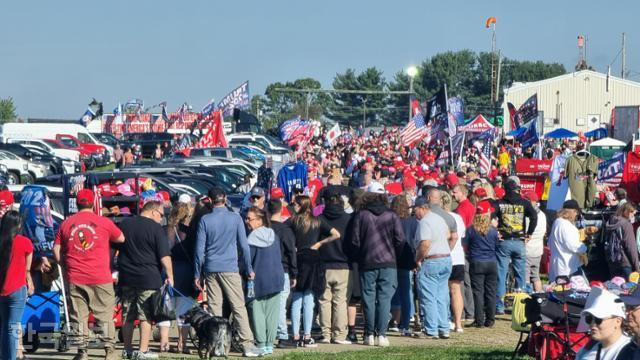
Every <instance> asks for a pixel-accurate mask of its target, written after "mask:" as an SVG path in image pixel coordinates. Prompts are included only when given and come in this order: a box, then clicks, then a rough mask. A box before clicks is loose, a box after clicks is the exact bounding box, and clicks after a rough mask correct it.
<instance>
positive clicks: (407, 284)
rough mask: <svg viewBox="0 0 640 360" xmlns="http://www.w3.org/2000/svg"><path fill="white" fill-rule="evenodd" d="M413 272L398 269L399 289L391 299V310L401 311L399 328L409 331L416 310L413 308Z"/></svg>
mask: <svg viewBox="0 0 640 360" xmlns="http://www.w3.org/2000/svg"><path fill="white" fill-rule="evenodd" d="M411 278H412V272H411V270H405V269H398V288H397V289H396V293H395V294H393V298H391V308H392V309H400V323H399V324H398V328H400V329H405V330H407V329H409V322H410V321H411V317H412V316H413V313H414V311H415V309H414V308H413V288H412V286H411Z"/></svg>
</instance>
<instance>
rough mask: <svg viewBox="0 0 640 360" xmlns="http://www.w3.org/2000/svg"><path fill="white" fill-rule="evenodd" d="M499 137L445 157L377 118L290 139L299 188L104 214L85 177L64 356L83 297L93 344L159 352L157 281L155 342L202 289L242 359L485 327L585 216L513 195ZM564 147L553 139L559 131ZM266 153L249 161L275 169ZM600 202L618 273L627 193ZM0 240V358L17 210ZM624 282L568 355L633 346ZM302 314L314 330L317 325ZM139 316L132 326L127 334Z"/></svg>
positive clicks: (628, 268)
mask: <svg viewBox="0 0 640 360" xmlns="http://www.w3.org/2000/svg"><path fill="white" fill-rule="evenodd" d="M495 145H496V146H495V149H494V154H495V161H494V162H493V163H492V166H491V167H490V170H489V171H487V172H482V171H481V166H480V154H479V152H478V151H477V150H476V149H475V148H474V147H468V148H466V149H467V150H466V151H465V153H464V154H463V155H462V161H460V162H459V163H458V164H457V166H456V167H453V166H451V165H448V164H446V163H441V161H442V159H440V156H439V155H440V151H441V150H442V148H439V147H438V146H437V145H436V146H435V147H434V146H432V145H427V144H421V145H418V146H416V147H413V148H408V147H405V146H403V145H402V143H401V140H400V134H399V132H398V131H394V130H390V129H389V130H387V129H385V130H383V131H381V132H379V133H377V134H376V133H370V134H368V135H365V134H348V135H343V136H342V137H340V138H339V139H338V141H337V142H336V143H335V144H327V143H326V142H325V141H324V137H323V136H322V135H320V136H319V137H316V138H314V139H312V140H311V142H310V143H309V144H306V146H305V147H300V148H299V149H298V150H296V152H295V156H296V157H297V158H298V160H300V161H302V162H304V163H305V164H306V165H307V171H308V173H307V174H305V176H306V177H307V179H308V181H307V183H308V184H309V185H308V186H307V187H306V188H298V187H294V188H293V189H291V194H290V195H291V196H290V197H289V196H287V195H288V194H287V191H288V190H287V189H283V188H281V187H278V186H277V185H276V184H273V183H272V182H271V181H270V180H268V181H267V182H266V183H265V182H264V181H263V180H264V179H258V184H260V186H254V187H252V188H250V189H247V190H248V193H247V197H246V203H245V204H244V206H243V209H242V210H241V211H240V212H239V213H236V212H234V211H232V210H231V209H230V208H229V207H228V203H227V199H226V195H227V194H225V193H224V191H223V190H222V189H220V188H218V187H213V188H211V189H210V190H209V192H208V194H206V196H201V197H200V198H197V199H192V198H190V197H189V196H187V195H182V196H180V198H179V199H175V200H176V201H175V202H174V203H171V201H165V202H161V201H157V200H151V201H148V202H146V203H144V204H142V207H141V210H140V215H139V216H133V217H129V218H127V219H125V220H123V221H121V222H120V223H119V224H118V225H117V226H116V225H115V224H114V223H113V222H111V220H109V219H107V218H104V217H101V216H99V215H96V214H95V213H94V212H93V207H94V206H93V205H94V203H93V201H94V198H95V196H94V195H95V194H93V192H92V191H91V190H88V189H85V190H81V191H80V192H79V193H78V194H77V205H78V210H79V212H78V213H77V214H75V215H72V216H71V217H69V218H67V219H66V220H65V221H64V222H63V223H62V225H61V226H60V230H59V232H58V234H57V237H56V242H55V248H54V253H55V261H56V262H59V263H60V264H61V265H62V268H63V269H64V276H65V278H66V279H67V284H68V294H69V298H70V315H71V322H72V324H73V325H74V327H73V328H74V335H76V337H77V338H76V339H75V344H76V345H77V346H78V354H77V356H76V357H75V358H74V359H76V360H83V359H88V352H87V341H88V339H87V336H88V335H89V331H88V329H87V327H86V324H87V320H88V316H89V312H91V313H92V314H93V316H94V318H95V321H96V326H95V327H94V329H93V332H94V333H96V334H98V335H99V336H100V338H101V340H102V341H103V342H104V346H105V351H106V358H107V359H116V358H120V356H122V358H125V359H153V358H157V354H155V353H152V352H151V351H150V350H149V341H150V338H151V333H152V326H153V325H154V324H153V318H152V313H153V309H151V306H150V305H151V304H150V302H149V299H150V298H151V296H152V295H153V293H154V292H155V291H157V290H158V289H160V288H161V287H162V286H163V284H167V285H169V286H171V287H173V288H174V289H176V296H175V308H176V313H177V315H178V318H177V321H176V323H177V326H178V328H179V331H178V335H179V337H178V342H177V344H175V346H172V345H171V344H170V343H169V327H170V325H171V324H170V322H163V323H158V324H155V325H157V326H159V327H160V329H161V330H160V334H161V341H160V351H176V352H180V353H189V352H190V349H189V344H188V342H187V338H188V336H187V334H188V330H189V324H187V323H185V322H184V321H183V320H182V319H181V315H182V314H184V313H185V312H186V311H187V310H189V308H191V307H193V306H195V304H196V303H197V300H198V295H199V294H202V299H203V300H204V301H206V303H207V304H208V309H209V311H211V312H212V313H213V314H214V315H216V316H228V315H229V314H231V315H232V316H233V319H234V324H235V326H236V328H237V334H238V338H239V341H240V343H241V345H242V349H243V354H244V356H247V357H255V356H262V355H268V354H271V353H273V352H274V348H295V347H317V346H318V344H329V343H332V344H340V345H348V344H354V343H359V342H362V343H363V344H365V345H371V346H381V347H386V346H389V345H390V343H391V341H390V338H389V336H388V334H389V333H390V332H395V333H398V335H400V336H412V337H417V338H429V339H448V338H450V336H451V335H452V333H463V332H464V331H465V329H466V328H467V329H468V328H469V327H473V328H483V327H493V326H494V324H495V321H496V316H497V315H500V314H504V312H505V302H504V296H505V294H506V293H507V292H508V291H513V290H516V291H517V290H518V289H520V290H527V291H530V292H541V291H545V288H546V287H547V285H543V283H542V281H541V277H540V268H541V262H542V257H543V248H544V246H545V244H548V246H549V248H550V250H551V254H550V259H549V279H550V281H551V282H553V280H554V279H556V278H557V277H560V276H569V275H571V274H573V273H575V272H576V271H577V270H578V269H579V268H580V266H581V265H582V264H584V263H585V261H586V257H585V255H584V254H585V253H586V250H587V248H586V245H585V244H584V242H583V241H584V233H585V230H586V232H587V233H588V232H589V231H591V230H590V229H589V228H588V227H587V228H586V229H582V230H579V227H581V228H583V227H582V226H580V221H582V220H581V211H582V209H581V207H580V206H579V205H578V203H577V202H576V201H575V200H569V201H566V202H565V203H564V205H563V209H561V210H559V211H558V212H557V214H555V213H554V214H549V212H547V211H545V209H544V207H543V206H541V205H543V204H544V202H543V201H541V200H540V199H539V196H538V195H537V194H536V193H534V192H526V193H523V191H522V190H521V189H522V188H521V183H520V179H519V178H518V177H517V176H514V175H512V172H511V170H512V167H513V160H514V158H516V157H519V156H524V155H523V151H522V150H518V148H519V145H518V144H514V143H512V142H511V143H509V142H506V141H505V142H502V143H500V144H495ZM563 146H564V147H563V148H561V149H558V152H566V151H571V148H572V146H573V145H569V146H565V145H563ZM550 150H551V153H553V151H554V150H555V149H553V148H552V149H550ZM574 150H577V149H574ZM525 153H526V151H525ZM551 155H553V154H551ZM266 166H267V165H266V163H265V164H264V165H263V166H262V167H261V169H260V171H259V173H260V174H262V175H264V174H265V173H269V172H271V169H268V168H266ZM267 178H268V179H272V178H273V174H272V175H271V176H268V177H267ZM265 184H266V185H265ZM311 184H313V186H311ZM0 197H1V196H0ZM286 199H289V201H286ZM614 209H615V211H616V213H615V215H614V216H612V217H611V218H610V220H609V221H608V222H607V223H606V225H605V230H604V231H606V232H608V233H610V234H613V233H616V234H618V235H616V236H619V237H620V239H621V240H622V241H620V242H619V244H620V248H619V249H617V251H618V252H619V254H618V255H619V256H618V258H614V259H612V261H609V262H608V268H607V269H604V271H608V272H609V273H610V274H612V275H614V276H615V275H620V276H624V277H628V276H629V275H630V274H631V273H632V272H634V271H640V264H639V260H638V246H637V242H636V239H637V237H636V234H635V233H634V231H633V226H632V221H633V219H634V218H635V213H636V207H635V206H634V205H633V204H632V203H631V202H630V201H627V200H626V199H624V198H623V197H622V198H619V199H618V200H617V201H616V202H615V205H614ZM165 215H168V216H165ZM0 245H1V246H2V249H3V251H1V252H0V256H1V257H2V258H1V259H0V284H3V286H2V290H1V291H2V292H1V293H0V310H1V311H0V317H1V318H2V326H3V328H2V334H3V335H2V348H3V357H2V358H6V359H9V358H22V357H23V356H24V354H23V353H22V352H21V351H20V347H19V346H18V343H19V336H18V334H19V331H18V328H19V326H20V325H19V319H20V317H21V311H22V310H21V309H20V306H19V305H18V304H23V305H24V301H25V298H26V296H27V294H30V293H32V292H33V283H32V280H31V275H30V274H31V272H33V271H38V270H37V269H34V268H33V267H32V266H31V253H32V248H31V243H30V241H29V239H28V238H25V237H23V236H21V235H20V217H19V216H18V214H17V213H16V212H15V211H9V212H7V213H6V214H5V215H4V217H3V218H2V222H1V223H0ZM4 249H11V250H6V251H5V250H4ZM114 255H115V256H114ZM114 259H115V260H114ZM114 282H115V284H116V285H117V289H118V295H119V299H120V303H121V304H122V318H123V329H122V330H123V338H124V351H123V353H122V354H117V353H116V352H115V347H114V345H115V339H114V334H115V330H114V329H113V322H112V321H111V317H112V314H113V309H114V306H115V302H116V294H115V291H114V286H113V284H114ZM607 296H609V298H607ZM621 298H622V300H620V301H624V302H625V304H626V309H625V308H624V306H622V305H621V304H619V303H617V302H616V301H619V298H618V297H617V296H616V295H609V294H605V295H604V296H603V300H602V304H599V305H597V306H596V307H594V308H593V309H591V308H590V309H585V311H586V313H585V320H586V322H587V323H588V324H589V326H590V327H591V331H592V332H591V336H592V338H593V342H592V343H590V344H589V348H585V349H583V350H582V351H581V354H582V355H580V356H583V357H581V358H584V359H587V358H595V357H589V356H591V355H588V354H591V353H593V354H595V353H594V351H595V352H598V353H600V358H601V359H605V358H606V359H615V356H614V355H612V354H614V353H615V354H616V356H617V354H618V352H620V351H623V348H624V351H627V352H633V351H635V348H633V347H632V346H627V344H633V342H632V341H630V337H632V335H633V334H638V335H640V325H638V324H640V322H638V321H637V319H638V318H637V316H638V315H637V314H636V312H637V311H638V308H640V306H639V305H640V291H637V292H635V293H633V294H631V295H628V296H626V297H625V296H622V297H621ZM607 299H608V300H607ZM607 301H609V302H611V304H609V303H607ZM603 304H604V305H603ZM607 304H609V305H610V306H609V305H607ZM359 311H360V312H361V314H362V318H363V322H362V323H358V321H357V319H358V317H357V314H358V312H359ZM288 319H290V326H289V322H288ZM316 320H317V323H318V324H319V328H320V336H317V337H314V336H313V334H312V330H313V327H314V323H315V322H316ZM136 321H138V322H139V325H138V326H139V330H140V340H139V343H138V345H137V348H136V349H134V345H133V342H132V338H133V330H134V322H136ZM625 324H626V325H625ZM623 325H624V326H623ZM359 326H362V327H363V328H364V331H363V332H362V333H359V332H358V331H357V329H358V328H359ZM625 326H626V327H625ZM7 329H11V331H8V330H7ZM622 338H623V339H626V340H625V341H624V343H623V341H622V340H620V339H622ZM594 344H598V345H594ZM594 349H595V350H594ZM584 354H587V355H584ZM605 354H606V357H605ZM594 356H595V355H594Z"/></svg>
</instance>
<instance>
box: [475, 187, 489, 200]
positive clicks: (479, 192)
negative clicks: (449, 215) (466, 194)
mask: <svg viewBox="0 0 640 360" xmlns="http://www.w3.org/2000/svg"><path fill="white" fill-rule="evenodd" d="M473 193H474V194H475V195H476V196H477V197H480V198H485V197H487V190H485V189H484V188H482V187H479V188H477V189H475V190H474V191H473Z"/></svg>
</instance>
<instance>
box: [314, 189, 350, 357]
mask: <svg viewBox="0 0 640 360" xmlns="http://www.w3.org/2000/svg"><path fill="white" fill-rule="evenodd" d="M323 197H324V204H325V208H324V211H323V213H322V215H321V216H320V221H322V222H325V223H326V224H327V225H328V226H330V227H332V228H335V229H336V230H337V231H338V232H339V233H340V238H339V239H337V240H336V241H333V242H331V243H329V244H327V245H325V246H323V247H322V248H320V259H321V261H322V262H323V264H324V269H325V276H324V289H323V290H324V291H323V292H322V294H321V295H320V298H319V299H318V304H319V306H320V327H321V328H322V340H321V341H320V342H321V343H329V341H331V342H332V343H334V344H342V345H345V344H351V341H348V340H347V339H346V337H347V290H348V288H347V287H348V284H349V273H350V271H349V259H348V257H347V255H346V254H345V252H344V242H345V238H346V236H347V234H349V233H350V232H351V229H350V226H351V218H352V216H351V215H350V214H347V213H346V212H345V211H344V203H343V200H342V196H341V195H340V193H339V192H338V191H337V189H336V187H334V186H332V187H331V188H330V189H329V190H328V191H326V192H324V193H323ZM347 241H348V239H347Z"/></svg>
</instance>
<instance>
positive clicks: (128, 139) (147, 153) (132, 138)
mask: <svg viewBox="0 0 640 360" xmlns="http://www.w3.org/2000/svg"><path fill="white" fill-rule="evenodd" d="M122 142H123V143H124V147H125V148H127V147H132V146H138V145H139V146H140V148H141V151H142V156H143V157H152V156H153V152H154V151H155V149H156V146H157V144H160V146H162V148H163V149H164V143H165V142H166V143H168V144H169V147H170V148H171V147H172V146H173V144H174V143H175V141H174V140H173V134H169V133H129V134H124V135H123V136H122Z"/></svg>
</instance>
